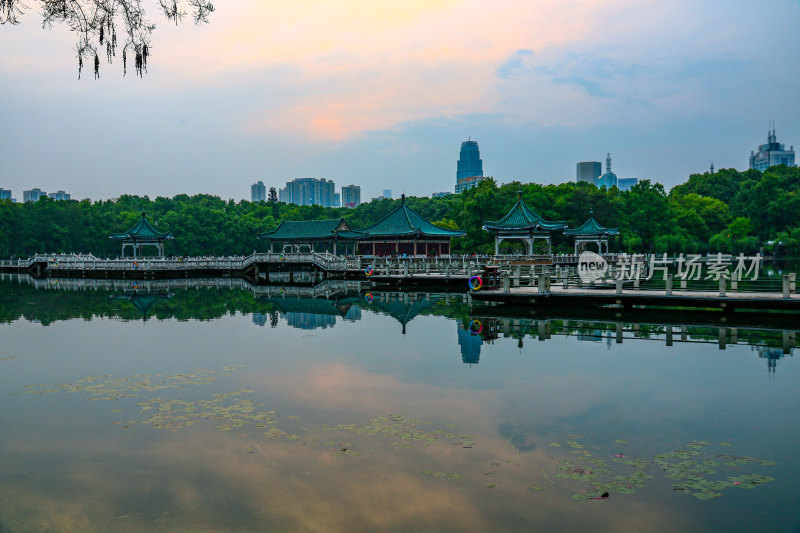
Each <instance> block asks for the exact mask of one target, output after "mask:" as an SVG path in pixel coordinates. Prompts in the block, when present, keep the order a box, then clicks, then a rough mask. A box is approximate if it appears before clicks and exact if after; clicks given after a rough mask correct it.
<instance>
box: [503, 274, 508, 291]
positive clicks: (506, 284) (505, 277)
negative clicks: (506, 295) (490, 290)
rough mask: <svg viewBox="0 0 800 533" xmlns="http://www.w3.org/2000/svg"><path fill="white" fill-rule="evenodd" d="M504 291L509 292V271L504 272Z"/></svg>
mask: <svg viewBox="0 0 800 533" xmlns="http://www.w3.org/2000/svg"><path fill="white" fill-rule="evenodd" d="M503 292H509V278H508V272H503Z"/></svg>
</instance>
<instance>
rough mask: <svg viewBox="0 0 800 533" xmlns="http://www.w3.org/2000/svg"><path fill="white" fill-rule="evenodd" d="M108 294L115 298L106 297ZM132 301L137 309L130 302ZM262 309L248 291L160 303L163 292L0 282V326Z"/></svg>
mask: <svg viewBox="0 0 800 533" xmlns="http://www.w3.org/2000/svg"><path fill="white" fill-rule="evenodd" d="M112 295H116V296H119V297H118V298H114V299H112V298H111V296H112ZM134 297H135V299H136V301H138V302H139V304H140V305H139V306H137V305H136V304H135V303H134ZM148 302H149V303H148ZM156 302H157V303H156ZM132 303H133V304H134V305H131V304H132ZM145 307H146V309H145ZM264 307H265V306H264V304H261V303H259V302H257V301H256V299H255V297H254V296H253V295H252V294H251V293H250V292H247V291H243V290H226V291H219V290H217V289H206V288H201V289H196V290H190V291H176V292H174V293H173V296H172V297H171V298H168V299H165V298H164V295H163V294H162V295H158V294H150V293H147V292H144V291H140V290H139V291H135V292H134V291H130V292H125V293H110V292H108V291H71V290H63V289H58V288H54V289H48V290H37V289H36V288H34V287H32V286H29V285H25V284H18V283H8V282H0V323H9V322H13V321H15V320H19V319H20V318H24V319H26V320H37V321H39V322H41V323H42V324H43V325H48V324H51V323H53V322H57V321H60V320H72V319H75V318H82V319H84V320H91V319H92V318H121V319H123V320H141V319H142V317H143V315H146V316H147V317H148V318H153V317H154V318H156V319H158V320H166V319H170V318H176V319H178V320H212V319H215V318H220V317H223V316H226V315H233V314H234V313H236V312H239V313H248V314H249V313H254V312H263V311H264ZM143 309H144V313H143Z"/></svg>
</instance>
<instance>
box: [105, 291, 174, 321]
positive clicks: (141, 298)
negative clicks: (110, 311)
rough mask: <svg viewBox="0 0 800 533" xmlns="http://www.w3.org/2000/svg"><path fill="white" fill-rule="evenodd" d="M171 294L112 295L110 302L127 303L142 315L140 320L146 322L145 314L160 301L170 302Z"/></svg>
mask: <svg viewBox="0 0 800 533" xmlns="http://www.w3.org/2000/svg"><path fill="white" fill-rule="evenodd" d="M172 296H173V295H172V293H168V294H152V293H144V294H138V293H136V292H134V293H133V294H112V295H111V299H112V300H120V301H123V302H129V303H132V304H133V305H134V307H136V309H138V310H139V312H141V313H142V320H143V321H147V319H148V316H147V314H148V313H149V312H150V309H152V308H153V306H154V305H155V304H156V303H158V302H160V301H161V300H170V299H172Z"/></svg>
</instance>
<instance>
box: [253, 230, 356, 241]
mask: <svg viewBox="0 0 800 533" xmlns="http://www.w3.org/2000/svg"><path fill="white" fill-rule="evenodd" d="M365 237H366V236H365V235H338V234H336V235H326V236H325V237H280V236H277V237H275V236H273V232H269V233H259V234H257V235H256V238H258V239H265V240H268V241H285V242H289V241H302V242H308V241H326V240H331V241H332V240H340V241H360V240H361V239H364V238H365Z"/></svg>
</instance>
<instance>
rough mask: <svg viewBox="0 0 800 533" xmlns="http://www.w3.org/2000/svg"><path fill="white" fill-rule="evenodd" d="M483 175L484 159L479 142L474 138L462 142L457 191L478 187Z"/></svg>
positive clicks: (457, 165)
mask: <svg viewBox="0 0 800 533" xmlns="http://www.w3.org/2000/svg"><path fill="white" fill-rule="evenodd" d="M478 177H480V178H482V177H483V161H482V160H481V152H480V150H479V149H478V143H477V142H476V141H473V140H468V141H464V142H462V143H461V154H460V155H459V158H458V162H456V193H460V192H462V191H466V190H467V189H471V188H473V187H477V186H478V183H480V181H481V180H476V179H472V178H478Z"/></svg>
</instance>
